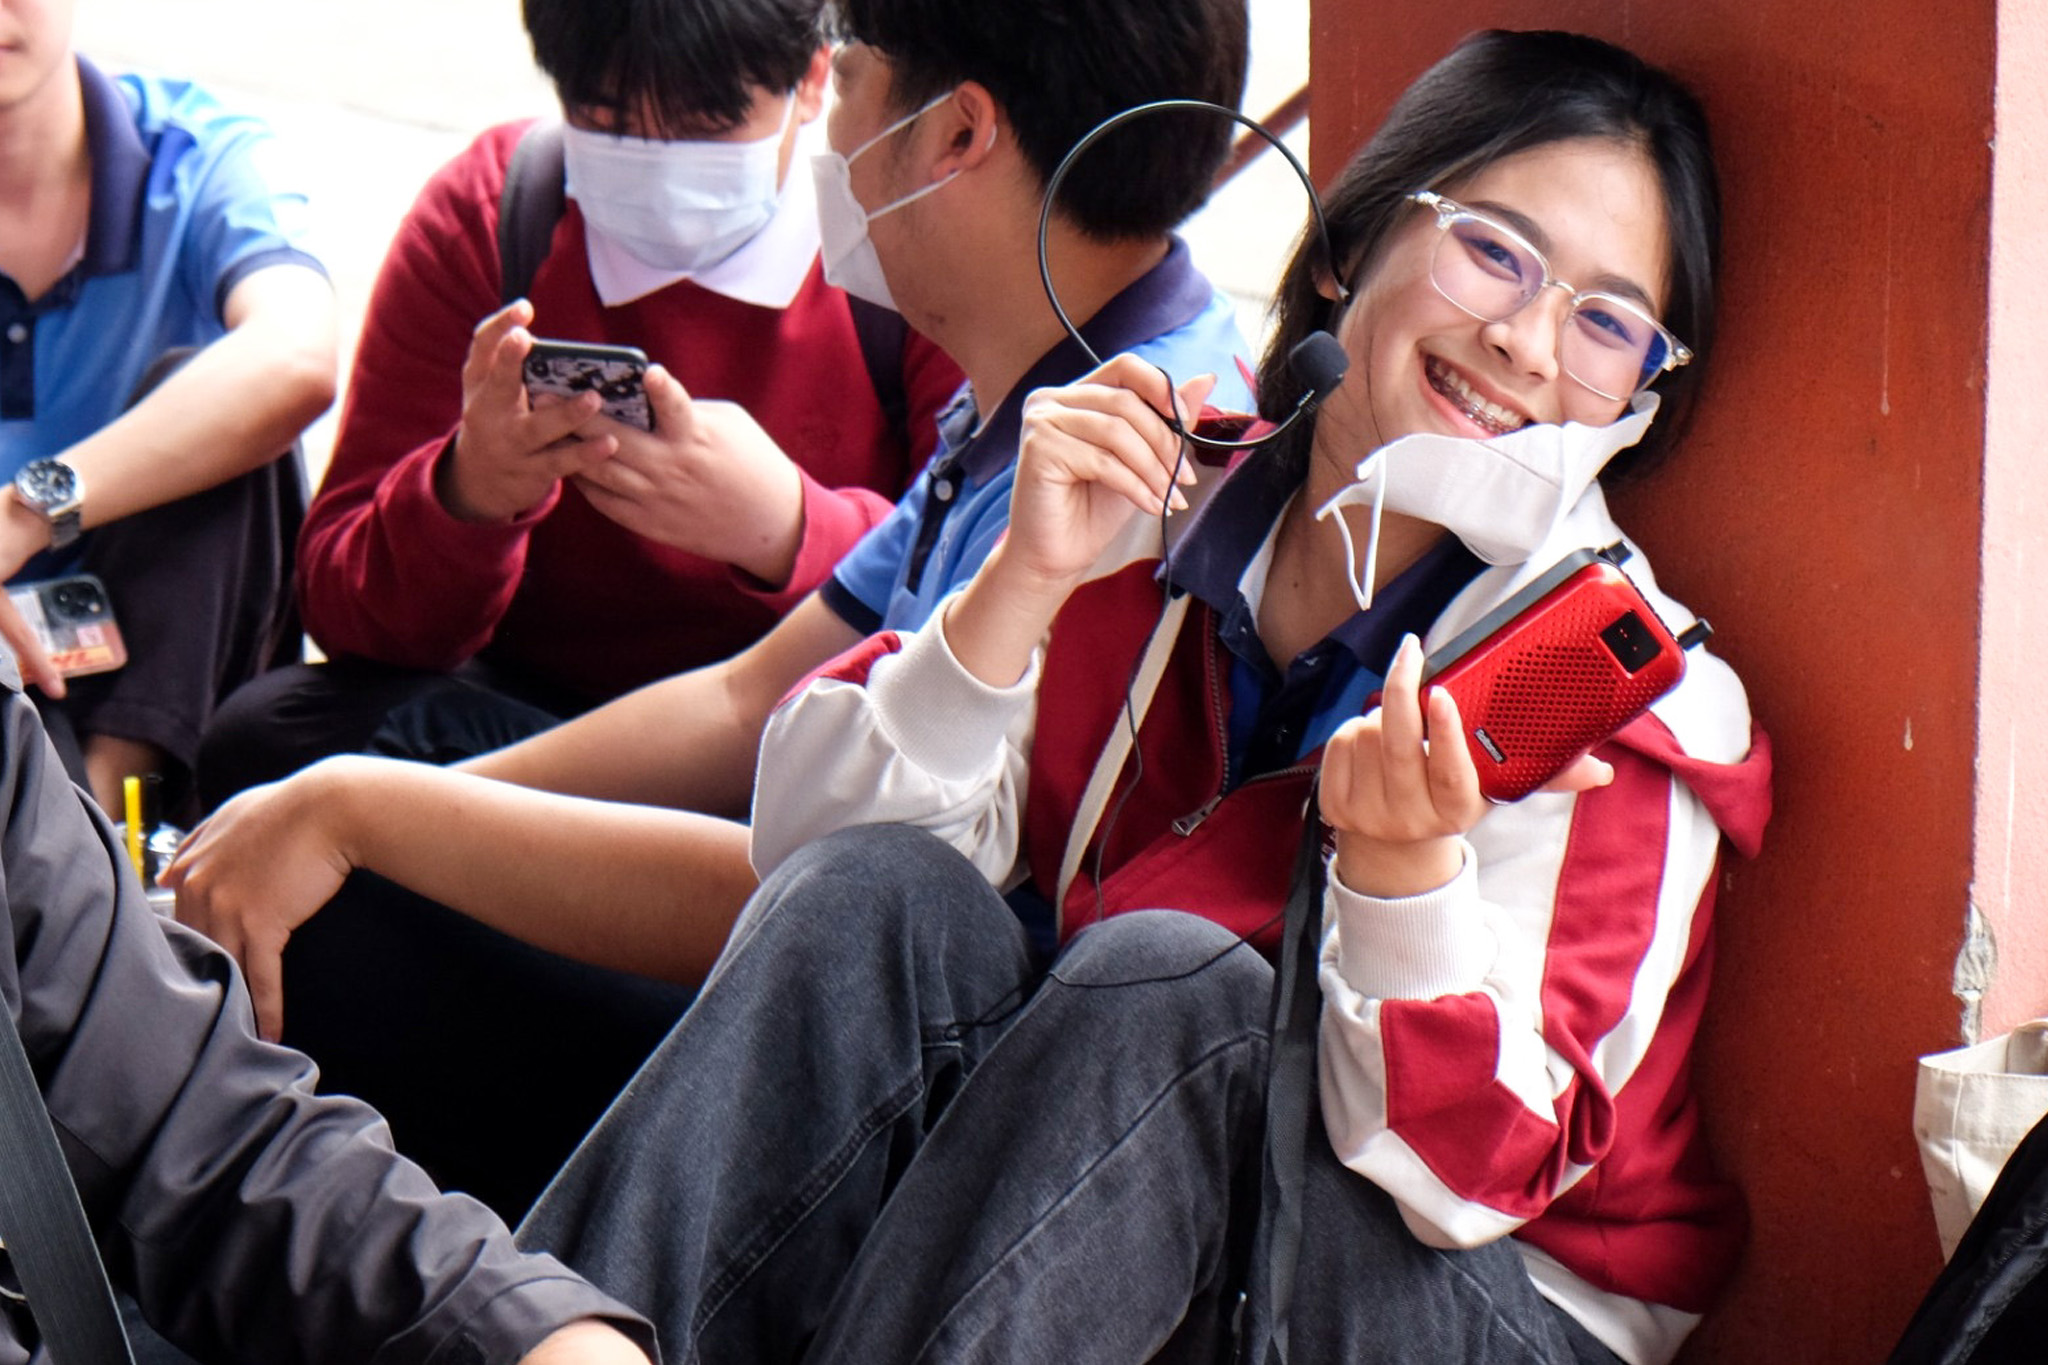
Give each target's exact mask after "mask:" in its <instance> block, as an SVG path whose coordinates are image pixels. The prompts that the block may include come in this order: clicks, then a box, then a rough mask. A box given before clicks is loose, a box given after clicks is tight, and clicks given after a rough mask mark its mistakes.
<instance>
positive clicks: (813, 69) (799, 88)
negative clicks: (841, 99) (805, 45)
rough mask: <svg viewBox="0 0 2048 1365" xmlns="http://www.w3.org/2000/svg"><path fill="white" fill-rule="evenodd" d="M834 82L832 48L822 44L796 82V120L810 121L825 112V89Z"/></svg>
mask: <svg viewBox="0 0 2048 1365" xmlns="http://www.w3.org/2000/svg"><path fill="white" fill-rule="evenodd" d="M831 83H832V49H831V48H830V47H829V46H821V47H820V48H819V49H818V50H817V51H816V52H813V53H812V54H811V64H810V66H808V67H807V68H805V70H804V74H803V77H802V79H800V80H798V81H797V83H796V121H797V122H798V123H809V122H810V121H811V120H812V119H814V118H816V117H817V116H818V115H820V114H822V113H824V112H825V89H826V87H827V86H829V85H830V84H831Z"/></svg>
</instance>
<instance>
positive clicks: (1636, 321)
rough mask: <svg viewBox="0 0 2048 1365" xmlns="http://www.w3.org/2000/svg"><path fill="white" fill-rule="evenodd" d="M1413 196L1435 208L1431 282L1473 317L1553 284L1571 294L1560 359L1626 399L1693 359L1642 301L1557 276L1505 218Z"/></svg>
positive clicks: (1578, 376)
mask: <svg viewBox="0 0 2048 1365" xmlns="http://www.w3.org/2000/svg"><path fill="white" fill-rule="evenodd" d="M1408 198H1409V199H1411V200H1413V201H1414V202H1415V203H1417V204H1420V205H1422V206H1423V207H1424V208H1428V209H1433V210H1435V212H1436V227H1437V242H1436V249H1435V250H1434V251H1433V252H1432V253H1431V254H1430V259H1429V278H1430V282H1431V283H1433V284H1434V285H1435V286H1436V290H1437V292H1438V293H1439V294H1442V295H1443V296H1444V297H1445V298H1447V299H1449V300H1450V301H1451V302H1452V303H1454V304H1456V305H1458V307H1460V308H1462V309H1464V310H1465V311H1466V312H1468V313H1470V314H1471V315H1472V316H1473V317H1475V318H1478V319H1479V320H1480V321H1482V322H1500V321H1502V320H1503V319H1505V318H1510V317H1513V316H1514V315H1515V314H1516V313H1519V312H1520V311H1521V310H1522V309H1524V308H1526V307H1528V306H1529V303H1530V301H1531V300H1533V299H1534V298H1535V297H1536V296H1537V295H1538V294H1540V293H1542V292H1543V291H1544V290H1545V289H1549V288H1552V287H1555V288H1558V289H1562V290H1564V291H1565V292H1566V293H1567V294H1569V295H1571V301H1572V306H1571V314H1570V316H1568V317H1567V318H1566V319H1565V324H1564V329H1563V331H1562V332H1561V333H1559V336H1558V343H1557V358H1558V363H1559V365H1561V366H1562V367H1563V369H1564V372H1565V373H1566V374H1568V375H1570V376H1571V377H1572V378H1573V379H1575V380H1577V381H1578V382H1579V383H1581V384H1583V385H1585V386H1586V387H1587V388H1589V389H1591V390H1592V391H1593V392H1594V393H1597V394H1599V395H1600V396H1601V397H1602V398H1611V399H1614V400H1615V401H1616V402H1625V401H1627V400H1628V399H1629V398H1630V397H1632V396H1633V395H1634V394H1636V393H1638V392H1640V391H1641V390H1642V389H1644V388H1646V387H1648V386H1649V384H1650V382H1651V381H1652V380H1654V379H1656V378H1657V376H1658V375H1660V374H1663V373H1664V372H1665V371H1667V370H1675V369H1677V368H1678V367H1679V366H1680V365H1683V364H1685V363H1686V362H1687V361H1688V360H1691V359H1692V352H1691V351H1690V350H1688V349H1686V346H1685V343H1684V342H1681V341H1680V340H1679V339H1678V338H1677V337H1675V336H1673V335H1671V333H1670V332H1668V331H1666V330H1665V328H1664V324H1663V323H1661V322H1658V321H1657V319H1655V318H1653V317H1651V316H1650V315H1649V314H1648V313H1646V312H1644V311H1643V310H1642V309H1641V308H1640V307H1639V306H1637V305H1636V304H1633V303H1631V302H1629V301H1628V300H1627V299H1624V298H1621V297H1619V296H1617V295H1614V294H1608V293H1603V292H1601V291H1599V290H1587V291H1584V292H1581V291H1579V290H1576V289H1574V288H1572V286H1571V285H1569V284H1566V283H1565V282H1564V281H1563V280H1560V279H1558V278H1557V277H1556V276H1555V275H1552V274H1551V273H1550V262H1549V261H1547V260H1545V259H1544V258H1543V253H1542V252H1540V251H1538V250H1537V249H1536V248H1535V247H1534V246H1533V245H1532V244H1531V243H1530V242H1529V241H1528V239H1526V238H1524V237H1523V236H1522V235H1521V234H1520V233H1518V232H1516V231H1515V230H1514V229H1513V228H1511V227H1509V226H1507V225H1506V224H1505V223H1501V222H1497V221H1495V220H1494V219H1492V218H1489V217H1487V216H1486V215H1485V214H1483V213H1480V212H1478V211H1476V210H1473V209H1468V208H1466V207H1465V206H1464V205H1462V204H1459V203H1456V202H1454V201H1453V200H1450V199H1446V198H1445V197H1444V196H1443V195H1440V194H1437V193H1435V192H1434V191H1431V190H1418V191H1416V192H1415V193H1413V194H1410V195H1409V196H1408Z"/></svg>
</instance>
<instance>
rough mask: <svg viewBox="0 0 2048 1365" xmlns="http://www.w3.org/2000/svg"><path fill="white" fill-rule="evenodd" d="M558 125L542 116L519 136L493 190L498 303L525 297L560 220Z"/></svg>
mask: <svg viewBox="0 0 2048 1365" xmlns="http://www.w3.org/2000/svg"><path fill="white" fill-rule="evenodd" d="M564 202H565V197H564V195H563V192H562V125H561V124H559V123H557V122H555V121H554V120H553V119H542V120H541V121H540V122H538V123H535V124H533V125H532V126H531V127H529V128H528V129H527V130H526V131H525V132H523V133H521V134H520V135H519V141H518V143H517V144H516V145H515V146H514V147H513V148H512V161H511V163H510V164H509V165H507V166H506V167H505V188H504V189H503V190H501V191H500V192H499V194H498V302H499V304H500V305H501V306H502V305H504V304H507V303H510V302H512V300H514V299H523V298H525V297H526V291H527V290H529V289H531V288H532V287H533V276H534V272H536V271H538V270H539V269H540V263H541V262H542V261H544V260H546V259H547V256H548V244H549V243H550V242H551V241H553V240H554V235H555V224H556V223H558V222H560V221H561V220H562V205H563V203H564Z"/></svg>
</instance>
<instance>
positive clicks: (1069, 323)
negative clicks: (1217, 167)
mask: <svg viewBox="0 0 2048 1365" xmlns="http://www.w3.org/2000/svg"><path fill="white" fill-rule="evenodd" d="M1168 109H1190V110H1201V111H1203V112H1206V113H1212V114H1221V115H1222V116H1223V117H1225V118H1227V119H1229V120H1231V121H1232V122H1233V123H1238V124H1242V125H1243V126H1244V127H1246V128H1248V129H1250V130H1251V131H1252V132H1254V133H1256V134H1258V135H1259V136H1260V137H1262V138H1264V139H1265V140H1266V142H1267V143H1268V144H1269V145H1270V146H1271V147H1272V148H1273V149H1274V150H1275V151H1277V152H1279V153H1280V155H1281V156H1283V157H1285V158H1286V160H1287V164H1288V165H1289V166H1291V167H1293V168H1294V174H1295V175H1296V177H1297V178H1299V179H1300V181H1301V187H1302V189H1303V190H1305V191H1306V192H1307V194H1308V207H1309V216H1310V217H1311V218H1313V219H1314V221H1315V228H1316V237H1317V239H1318V240H1319V241H1321V242H1322V244H1323V255H1324V256H1325V257H1326V258H1327V259H1326V264H1327V266H1328V268H1329V271H1330V277H1331V278H1332V279H1341V278H1342V277H1343V273H1342V272H1341V271H1340V270H1339V269H1338V268H1337V259H1336V250H1335V248H1334V247H1333V246H1332V245H1331V242H1330V227H1329V224H1328V223H1326V222H1325V221H1324V219H1323V201H1322V199H1321V197H1320V196H1318V195H1317V194H1316V187H1315V182H1314V181H1313V180H1311V179H1309V174H1308V168H1307V167H1305V166H1303V165H1302V164H1301V159H1300V158H1299V157H1297V156H1295V154H1294V153H1293V152H1292V151H1290V150H1289V149H1288V147H1287V145H1286V144H1285V143H1284V142H1282V141H1281V140H1280V139H1279V137H1277V136H1276V135H1275V134H1274V133H1273V131H1272V130H1271V129H1270V128H1268V127H1266V126H1265V125H1264V124H1263V123H1260V122H1259V121H1258V120H1257V119H1254V118H1248V117H1246V116H1245V115H1243V114H1240V113H1239V112H1238V111H1237V110H1235V109H1232V108H1230V107H1229V106H1227V105H1222V104H1214V103H1211V102H1210V101H1208V100H1154V101H1152V102H1151V103H1149V104H1139V105H1134V106H1132V107H1131V108H1129V109H1126V110H1124V111H1123V112H1122V113H1119V114H1112V115H1110V117H1108V118H1106V119H1104V120H1103V121H1102V122H1100V123H1098V124H1096V125H1095V126H1094V127H1093V128H1091V129H1089V130H1088V132H1087V133H1085V134H1084V135H1083V136H1082V138H1081V140H1080V141H1079V142H1076V143H1075V144H1074V146H1073V149H1072V150H1070V151H1069V152H1068V153H1067V154H1066V155H1065V156H1064V157H1062V158H1060V164H1059V165H1058V166H1057V167H1055V168H1054V169H1053V173H1052V175H1051V177H1050V178H1048V179H1047V180H1046V182H1045V198H1044V201H1043V202H1042V203H1041V204H1040V206H1039V210H1038V280H1039V283H1040V284H1042V285H1043V286H1045V298H1046V302H1048V303H1050V304H1051V305H1052V311H1053V314H1054V316H1056V317H1057V318H1058V319H1059V320H1060V326H1062V327H1064V328H1066V331H1067V335H1068V336H1069V337H1070V338H1072V339H1073V342H1074V344H1075V345H1076V346H1079V347H1080V348H1081V354H1082V355H1085V356H1087V357H1088V361H1089V363H1090V364H1091V365H1100V364H1101V363H1102V357H1101V356H1099V355H1097V354H1096V353H1095V348H1094V347H1093V346H1090V345H1089V344H1088V339H1087V338H1086V337H1084V336H1082V335H1081V329H1080V328H1078V327H1076V326H1075V325H1074V320H1073V319H1072V318H1070V317H1068V316H1067V310H1066V309H1064V308H1062V307H1061V306H1060V300H1059V295H1058V293H1057V292H1055V291H1054V289H1053V285H1052V266H1051V264H1050V263H1049V262H1048V261H1047V258H1046V240H1047V236H1048V234H1049V233H1050V231H1051V227H1052V206H1053V204H1054V202H1055V201H1056V200H1057V199H1058V197H1059V189H1060V182H1062V181H1063V180H1065V179H1066V178H1067V172H1068V170H1069V169H1071V168H1072V166H1073V164H1074V162H1075V161H1076V160H1077V159H1079V157H1080V155H1081V153H1083V152H1085V151H1087V150H1088V148H1090V147H1091V146H1093V145H1094V144H1095V143H1096V141H1097V140H1099V139H1100V138H1101V137H1102V136H1103V135H1104V134H1106V133H1108V132H1110V131H1111V130H1112V129H1115V128H1119V127H1121V126H1123V125H1124V124H1126V123H1129V122H1130V121H1131V120H1133V119H1136V118H1142V117H1143V116H1145V115H1146V114H1155V113H1159V112H1160V111H1162V110H1168ZM1338 296H1339V301H1340V302H1341V301H1342V300H1343V299H1344V298H1345V297H1348V291H1347V290H1345V289H1344V288H1343V287H1342V286H1341V285H1340V286H1339V288H1338ZM1350 365H1351V358H1350V357H1349V356H1348V355H1346V354H1345V353H1344V347H1343V346H1342V345H1341V344H1340V343H1339V342H1338V340H1337V339H1336V338H1335V337H1333V336H1331V335H1330V334H1329V333H1328V332H1314V333H1311V334H1310V335H1308V336H1306V337H1304V338H1302V340H1301V341H1300V342H1299V343H1297V344H1296V345H1295V347H1294V349H1292V350H1291V351H1289V352H1288V353H1287V368H1288V372H1289V373H1290V374H1292V375H1293V376H1294V377H1295V378H1296V379H1299V380H1300V381H1301V382H1302V384H1303V386H1304V391H1303V393H1302V395H1301V397H1300V398H1299V399H1298V400H1297V401H1296V402H1295V405H1294V410H1293V411H1292V412H1290V413H1288V414H1287V416H1286V417H1284V418H1282V419H1281V420H1280V422H1279V423H1278V425H1276V426H1272V427H1269V428H1268V429H1267V430H1265V431H1262V432H1260V433H1259V434H1258V435H1256V436H1248V437H1243V438H1241V439H1236V440H1226V439H1223V438H1221V437H1218V436H1213V435H1207V434H1201V435H1198V434H1196V433H1194V432H1191V431H1189V430H1187V429H1186V428H1185V427H1183V426H1182V425H1181V423H1180V422H1179V421H1178V420H1176V419H1175V418H1174V417H1173V415H1172V414H1171V413H1165V412H1162V413H1160V414H1159V416H1160V419H1161V420H1163V421H1164V422H1165V423H1166V425H1167V426H1168V427H1170V428H1171V429H1172V430H1173V432H1174V434H1175V435H1177V436H1179V437H1180V438H1181V439H1183V440H1185V441H1189V442H1192V443H1193V444H1195V445H1198V446H1202V447H1205V448H1207V449H1210V450H1247V449H1250V448H1251V447H1253V446H1257V445H1264V444H1265V443H1266V442H1267V441H1270V440H1272V439H1273V438H1274V437H1276V436H1278V435H1280V433H1281V432H1283V431H1286V430H1287V429H1288V428H1289V427H1291V426H1293V425H1294V423H1295V422H1296V420H1298V419H1299V418H1300V417H1301V416H1302V415H1303V414H1304V413H1307V412H1311V411H1313V410H1314V409H1315V406H1316V404H1318V403H1320V402H1322V400H1323V399H1325V398H1327V397H1329V396H1330V391H1331V390H1332V389H1335V388H1336V387H1337V385H1338V384H1339V383H1341V382H1342V381H1343V379H1344V372H1345V371H1346V370H1347V369H1349V368H1350Z"/></svg>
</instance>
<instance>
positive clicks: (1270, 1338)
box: [1243, 789, 1324, 1365]
mask: <svg viewBox="0 0 2048 1365" xmlns="http://www.w3.org/2000/svg"><path fill="white" fill-rule="evenodd" d="M1304 826H1305V827H1304V828H1303V830H1302V836H1301V849H1300V851H1299V852H1298V853H1297V854H1296V856H1295V861H1294V887H1293V890H1292V891H1290V892H1289V893H1288V897H1287V923H1286V930H1285V934H1284V936H1283V938H1282V942H1281V948H1280V963H1279V971H1278V972H1277V973H1275V975H1274V980H1273V1011H1272V1017H1271V1020H1270V1022H1269V1026H1268V1027H1269V1030H1270V1031H1269V1032H1268V1035H1267V1036H1268V1037H1269V1038H1270V1039H1271V1040H1272V1042H1271V1044H1270V1053H1269V1057H1268V1062H1267V1071H1266V1159H1265V1174H1264V1177H1263V1179H1262V1180H1261V1182H1260V1190H1259V1221H1258V1230H1257V1231H1256V1232H1255V1233H1254V1234H1253V1242H1252V1248H1253V1249H1252V1262H1251V1265H1252V1277H1253V1284H1252V1289H1253V1293H1254V1294H1256V1295H1258V1296H1261V1297H1263V1299H1264V1300H1265V1302H1264V1305H1263V1311H1262V1312H1258V1313H1254V1314H1253V1316H1252V1321H1253V1322H1255V1323H1262V1324H1263V1325H1264V1327H1265V1340H1264V1341H1263V1342H1261V1341H1249V1342H1247V1343H1246V1347H1247V1349H1246V1350H1245V1351H1244V1352H1243V1358H1244V1359H1245V1360H1246V1361H1248V1362H1251V1365H1286V1362H1287V1361H1288V1360H1289V1359H1290V1358H1291V1356H1290V1354H1289V1344H1288V1339H1287V1317H1288V1310H1289V1308H1290V1307H1291V1306H1292V1305H1293V1302H1294V1271H1295V1266H1296V1264H1297V1263H1298V1262H1299V1260H1300V1256H1301V1186H1302V1172H1303V1162H1304V1160H1305V1158H1306V1156H1307V1153H1308V1106H1309V1103H1310V1099H1311V1097H1312V1094H1313V1092H1314V1089H1315V1074H1316V1035H1317V1032H1318V1028H1319V1025H1320V1023H1321V1019H1322V1003H1323V993H1322V988H1321V987H1320V986H1319V985H1318V984H1317V980H1316V959H1317V956H1318V954H1319V952H1320V951H1321V946H1322V945H1321V939H1322V933H1321V930H1322V925H1323V883H1324V869H1323V822H1322V820H1321V818H1320V817H1319V816H1318V815H1317V812H1316V797H1315V794H1314V791H1313V789H1311V792H1310V795H1309V806H1308V815H1307V819H1306V820H1305V821H1304Z"/></svg>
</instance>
